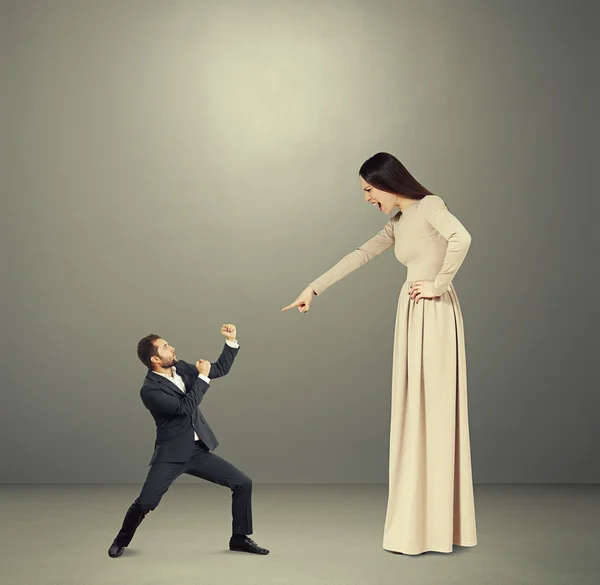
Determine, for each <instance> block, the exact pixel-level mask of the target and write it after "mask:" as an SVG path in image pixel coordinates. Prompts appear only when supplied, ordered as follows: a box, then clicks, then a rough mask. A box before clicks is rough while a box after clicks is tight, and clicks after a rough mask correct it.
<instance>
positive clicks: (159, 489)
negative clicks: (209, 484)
mask: <svg viewBox="0 0 600 585" xmlns="http://www.w3.org/2000/svg"><path fill="white" fill-rule="evenodd" d="M184 468H185V463H154V464H153V465H152V466H151V467H150V470H149V471H148V476H147V477H146V481H145V482H144V486H143V487H142V491H141V492H140V495H139V496H138V497H137V498H136V500H135V501H134V502H133V504H132V505H131V506H130V507H129V509H128V510H127V513H126V514H125V518H124V520H123V525H122V526H121V530H119V533H118V534H117V536H116V538H115V540H114V542H113V544H112V545H111V547H110V549H109V552H108V554H109V555H110V556H111V557H119V556H121V555H122V554H123V549H124V548H125V547H127V546H128V545H129V543H130V542H131V539H132V538H133V535H134V534H135V531H136V530H137V527H138V526H139V525H140V524H141V522H142V520H143V519H144V518H145V517H146V514H147V513H148V512H150V511H152V510H154V509H155V508H156V507H157V506H158V504H159V503H160V500H161V498H162V497H163V496H164V495H165V493H166V491H167V490H168V489H169V487H170V486H171V484H172V483H173V482H174V481H175V479H177V477H178V476H179V475H181V473H183V470H184Z"/></svg>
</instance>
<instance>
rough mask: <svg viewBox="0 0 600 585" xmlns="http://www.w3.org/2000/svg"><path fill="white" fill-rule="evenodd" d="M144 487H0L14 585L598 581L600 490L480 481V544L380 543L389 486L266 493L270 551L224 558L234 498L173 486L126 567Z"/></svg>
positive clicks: (263, 503) (259, 519)
mask: <svg viewBox="0 0 600 585" xmlns="http://www.w3.org/2000/svg"><path fill="white" fill-rule="evenodd" d="M138 489H139V486H137V485H71V486H56V485H55V486H50V485H44V486H41V485H37V486H34V485H28V486H19V485H4V486H0V513H1V516H0V517H1V519H2V524H1V528H0V535H1V541H0V546H1V557H2V560H1V564H0V567H1V568H0V580H1V582H2V584H7V585H38V584H40V585H41V584H43V585H54V584H57V585H59V584H60V585H117V584H118V585H128V584H131V585H154V584H156V585H165V584H169V585H171V584H178V585H179V584H181V585H187V584H194V585H196V584H202V585H211V584H215V585H217V584H221V583H223V584H227V585H238V584H252V585H254V584H256V585H258V584H260V585H270V584H276V585H292V584H293V585H316V584H319V585H321V584H322V585H338V584H339V585H353V584H356V585H369V584H376V585H386V584H388V583H389V584H394V585H397V584H404V583H406V584H411V585H412V584H419V585H453V584H456V585H471V584H473V585H487V584H489V585H512V584H517V583H518V584H524V585H525V584H526V585H559V584H561V585H584V584H585V585H592V584H594V585H597V584H598V583H600V538H599V537H600V528H599V522H598V519H599V518H600V497H599V496H600V486H598V485H587V486H574V485H571V486H564V485H563V486H508V485H504V486H501V485H495V486H491V485H478V486H476V506H477V522H478V536H479V544H478V545H477V546H476V547H474V548H459V547H455V551H454V552H453V553H451V554H441V553H426V554H424V555H420V556H404V555H398V554H392V553H389V552H386V551H384V550H383V549H382V548H381V540H382V527H383V519H384V513H385V502H386V494H387V489H386V486H380V485H370V486H369V485H344V486H342V485H295V486H291V485H255V486H254V519H255V534H254V538H255V540H256V541H257V542H258V544H260V545H262V546H265V547H267V548H270V549H271V554H270V555H268V556H266V557H258V556H252V555H245V554H243V553H232V552H229V551H227V542H228V537H229V527H230V515H229V514H230V507H229V503H230V495H229V494H230V492H228V490H227V489H226V488H221V487H218V486H214V485H211V484H206V483H203V482H200V481H199V482H198V484H197V485H193V484H179V485H177V484H175V485H174V486H173V487H172V488H171V490H170V491H169V492H168V493H167V495H166V496H165V497H164V498H163V501H162V502H161V504H160V506H159V507H158V509H157V510H156V511H154V512H152V513H151V514H150V515H149V516H148V517H147V518H146V520H144V523H143V524H142V525H141V527H140V529H139V531H138V533H137V535H136V537H135V539H134V540H133V542H132V543H131V546H130V547H129V548H128V549H127V550H126V552H125V554H124V555H123V556H122V557H121V558H119V559H111V558H109V557H108V555H107V549H108V546H109V545H110V543H111V541H112V539H113V537H114V535H115V532H116V530H117V529H118V528H119V526H120V523H121V520H122V517H123V514H124V512H125V510H126V508H127V507H128V505H129V504H130V503H131V501H132V500H133V499H134V498H135V497H136V496H137V490H138Z"/></svg>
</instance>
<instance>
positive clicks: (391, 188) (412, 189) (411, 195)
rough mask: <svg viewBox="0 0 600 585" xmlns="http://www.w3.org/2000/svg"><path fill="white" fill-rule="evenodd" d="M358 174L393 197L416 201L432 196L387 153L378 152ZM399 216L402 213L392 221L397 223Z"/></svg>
mask: <svg viewBox="0 0 600 585" xmlns="http://www.w3.org/2000/svg"><path fill="white" fill-rule="evenodd" d="M358 174H359V175H360V176H361V177H362V178H363V179H364V180H365V181H366V182H367V183H369V185H373V187H375V188H376V189H379V190H380V191H385V192H387V193H393V194H394V195H402V196H403V197H407V198H408V199H415V200H417V201H418V200H419V199H423V197H425V196H426V195H433V193H432V192H431V191H429V190H428V189H425V187H423V185H421V183H419V181H417V180H416V179H415V178H414V177H413V176H412V175H411V174H410V173H409V172H408V170H407V168H406V167H405V166H404V165H403V164H402V163H401V162H400V161H399V160H398V159H397V158H396V157H395V156H393V155H392V154H388V153H387V152H378V153H377V154H374V155H373V156H372V157H371V158H369V159H368V160H366V161H365V162H364V163H363V164H362V166H361V167H360V170H359V171H358ZM401 215H402V212H401V211H399V212H398V213H397V214H396V215H395V216H394V217H393V218H392V221H398V220H399V219H400V216H401Z"/></svg>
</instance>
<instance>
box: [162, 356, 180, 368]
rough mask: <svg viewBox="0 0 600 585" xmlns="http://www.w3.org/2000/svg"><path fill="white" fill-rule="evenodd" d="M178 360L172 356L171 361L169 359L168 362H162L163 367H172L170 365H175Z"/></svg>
mask: <svg viewBox="0 0 600 585" xmlns="http://www.w3.org/2000/svg"><path fill="white" fill-rule="evenodd" d="M178 361H179V360H178V359H177V358H176V357H174V358H173V359H172V360H171V361H169V362H167V363H165V364H163V368H172V367H174V366H175V365H177V362H178Z"/></svg>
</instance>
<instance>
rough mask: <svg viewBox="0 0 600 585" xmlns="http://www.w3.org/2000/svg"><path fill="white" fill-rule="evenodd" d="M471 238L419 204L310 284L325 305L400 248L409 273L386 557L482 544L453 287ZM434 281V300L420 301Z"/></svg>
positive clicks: (400, 315) (444, 213)
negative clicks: (417, 295) (364, 269)
mask: <svg viewBox="0 0 600 585" xmlns="http://www.w3.org/2000/svg"><path fill="white" fill-rule="evenodd" d="M470 243H471V236H470V234H469V232H468V231H467V230H466V229H465V227H464V226H463V225H462V224H461V223H460V221H459V220H458V219H457V218H456V217H454V215H452V214H451V213H450V211H449V210H448V208H447V207H446V205H445V204H444V202H443V200H442V199H441V198H440V197H438V196H436V195H427V196H426V197H424V198H423V199H421V200H420V201H417V202H415V203H412V204H411V205H409V206H408V207H407V208H406V209H405V210H404V211H403V212H402V215H401V217H400V219H399V221H397V222H393V221H389V222H388V223H387V224H386V225H385V227H384V229H382V230H381V231H380V232H379V233H378V234H377V235H376V236H374V237H373V238H371V239H370V240H369V241H368V242H366V243H365V244H363V245H362V246H361V247H360V248H358V249H357V250H354V251H353V252H351V253H350V254H348V255H347V256H345V257H344V258H342V260H340V261H339V262H338V263H337V264H336V265H335V266H334V267H333V268H331V269H330V270H328V271H327V272H326V273H325V274H323V275H322V276H320V277H319V278H317V279H316V280H315V281H313V282H312V283H310V286H311V287H312V288H313V289H314V291H315V292H316V293H317V295H321V294H323V292H325V290H327V289H328V288H329V287H330V286H331V285H333V284H334V283H336V282H337V281H339V280H340V279H342V278H344V277H345V276H347V275H348V274H350V273H351V272H353V271H354V270H356V269H357V268H358V267H360V266H362V265H363V264H365V263H366V262H368V261H369V260H371V259H372V258H374V257H375V256H377V255H378V254H381V253H382V252H384V251H385V250H387V249H389V248H391V247H392V246H393V247H394V251H395V254H396V258H397V259H398V260H399V261H400V262H401V263H402V264H404V265H406V266H407V268H408V272H407V280H406V282H405V283H404V285H403V286H402V288H401V290H400V296H399V299H398V310H397V315H396V329H395V335H394V353H393V374H392V409H391V431H390V460H389V496H388V504H387V514H386V520H385V528H384V537H383V548H384V549H386V550H389V551H394V552H400V553H404V554H420V553H423V552H425V551H438V552H451V551H452V545H453V544H455V545H460V546H474V545H475V544H477V534H476V526H475V504H474V497H473V481H472V475H471V449H470V439H469V422H468V411H467V378H466V357H465V341H464V330H463V319H462V314H461V310H460V305H459V303H458V297H457V295H456V291H455V289H454V286H453V285H452V279H453V277H454V275H455V274H456V272H457V271H458V269H459V267H460V266H461V264H462V262H463V260H464V258H465V256H466V254H467V251H468V249H469V246H470ZM417 280H426V281H429V282H428V283H427V285H426V286H427V287H429V291H430V292H431V293H433V294H434V295H439V296H436V298H434V299H422V300H421V301H419V303H415V301H413V300H412V299H411V298H410V296H409V294H408V292H409V285H410V283H411V282H414V281H417Z"/></svg>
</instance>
